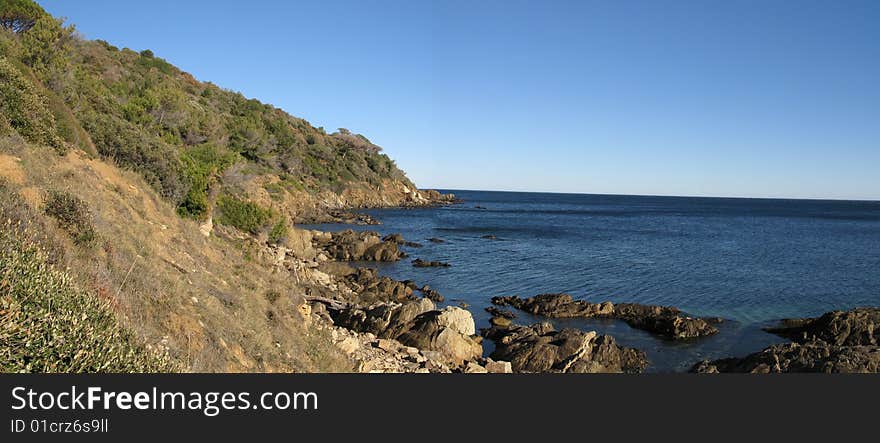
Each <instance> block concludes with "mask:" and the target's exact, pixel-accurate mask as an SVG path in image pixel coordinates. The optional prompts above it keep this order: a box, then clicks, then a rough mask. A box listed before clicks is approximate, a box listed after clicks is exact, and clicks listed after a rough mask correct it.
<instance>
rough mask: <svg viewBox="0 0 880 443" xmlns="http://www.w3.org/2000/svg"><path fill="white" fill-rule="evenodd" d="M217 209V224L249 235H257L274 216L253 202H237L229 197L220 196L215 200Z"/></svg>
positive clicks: (269, 210)
mask: <svg viewBox="0 0 880 443" xmlns="http://www.w3.org/2000/svg"><path fill="white" fill-rule="evenodd" d="M217 209H218V210H219V212H218V214H217V222H218V223H220V224H223V225H227V226H233V227H235V228H237V229H239V230H241V231H244V232H249V233H251V234H259V233H260V231H262V230H263V229H265V228H266V227H267V225H268V224H269V223H271V221H272V219H273V218H274V216H275V214H274V212H273V211H272V210H271V209H265V208H262V207H260V205H258V204H256V203H254V202H250V201H246V200H239V199H237V198H235V197H232V196H229V195H224V196H221V197H220V198H219V199H218V200H217Z"/></svg>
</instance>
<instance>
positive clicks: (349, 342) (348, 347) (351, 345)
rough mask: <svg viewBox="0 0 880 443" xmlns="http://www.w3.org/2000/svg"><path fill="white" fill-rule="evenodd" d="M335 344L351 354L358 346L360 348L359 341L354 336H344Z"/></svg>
mask: <svg viewBox="0 0 880 443" xmlns="http://www.w3.org/2000/svg"><path fill="white" fill-rule="evenodd" d="M336 346H337V347H339V349H341V350H342V352H345V353H346V354H353V353H354V352H355V351H357V350H358V348H360V343H359V342H358V340H357V339H356V338H354V337H346V338H345V339H343V340H342V341H340V342H339V343H336Z"/></svg>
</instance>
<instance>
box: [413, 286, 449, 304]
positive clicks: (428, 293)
mask: <svg viewBox="0 0 880 443" xmlns="http://www.w3.org/2000/svg"><path fill="white" fill-rule="evenodd" d="M419 291H421V293H422V294H424V295H425V297H428V299H430V300H431V301H435V302H437V303H443V301H444V300H445V298H444V297H443V296H442V295H441V294H440V293H439V292H437V291H435V290H434V289H431V287H430V286H428V285H425V286H422V287H421V288H420V289H419Z"/></svg>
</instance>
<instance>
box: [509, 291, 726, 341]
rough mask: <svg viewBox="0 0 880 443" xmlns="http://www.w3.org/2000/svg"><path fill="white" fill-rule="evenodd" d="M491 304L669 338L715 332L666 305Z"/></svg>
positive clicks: (561, 300)
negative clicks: (604, 321) (617, 324)
mask: <svg viewBox="0 0 880 443" xmlns="http://www.w3.org/2000/svg"><path fill="white" fill-rule="evenodd" d="M492 303H493V304H496V305H502V306H505V305H506V306H513V307H515V308H517V309H520V310H523V311H526V312H529V313H531V314H535V315H542V316H545V317H552V318H574V317H583V318H593V317H598V318H616V319H620V320H623V321H625V322H626V323H627V324H629V325H630V326H632V327H634V328H637V329H643V330H646V331H648V332H652V333H655V334H658V335H662V336H664V337H668V338H672V339H684V338H694V337H703V336H707V335H712V334H715V333H717V332H718V329H716V328H715V327H714V326H712V325H711V324H709V322H707V321H706V320H704V319H701V318H694V317H689V316H687V315H685V314H684V313H682V312H681V311H679V310H678V309H677V308H674V307H667V306H650V305H641V304H637V303H620V304H617V305H614V304H612V303H611V302H603V303H590V302H587V301H582V300H577V301H576V300H574V299H572V297H571V296H570V295H568V294H540V295H536V296H534V297H530V298H520V297H517V296H511V297H493V298H492Z"/></svg>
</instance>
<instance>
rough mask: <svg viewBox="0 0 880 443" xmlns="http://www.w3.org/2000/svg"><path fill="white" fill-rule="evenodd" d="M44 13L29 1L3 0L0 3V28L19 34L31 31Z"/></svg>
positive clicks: (38, 6)
mask: <svg viewBox="0 0 880 443" xmlns="http://www.w3.org/2000/svg"><path fill="white" fill-rule="evenodd" d="M45 15H46V11H45V10H43V8H41V7H40V5H38V4H36V3H34V2H33V1H31V0H3V2H2V3H0V26H2V27H3V28H4V29H6V30H9V31H12V32H16V33H21V32H24V31H27V30H28V29H31V28H32V27H33V26H34V24H35V23H36V22H37V20H38V19H39V18H40V17H43V16H45Z"/></svg>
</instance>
